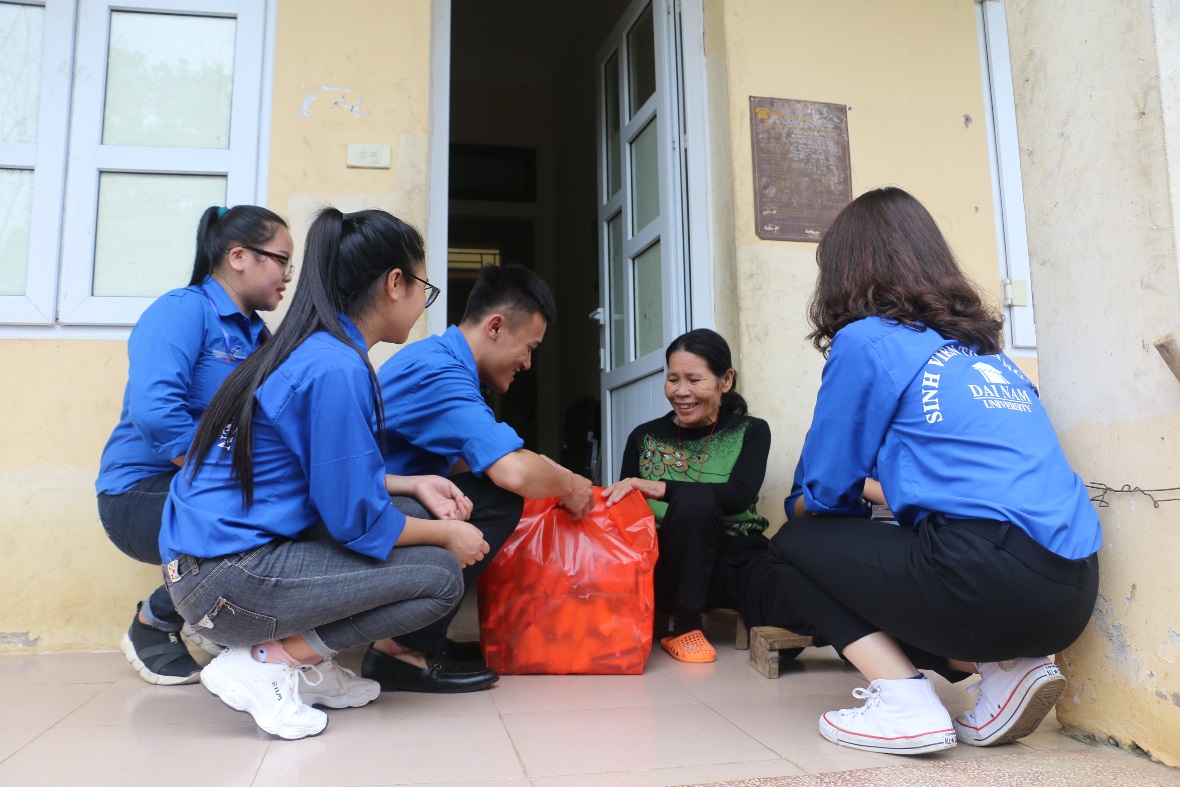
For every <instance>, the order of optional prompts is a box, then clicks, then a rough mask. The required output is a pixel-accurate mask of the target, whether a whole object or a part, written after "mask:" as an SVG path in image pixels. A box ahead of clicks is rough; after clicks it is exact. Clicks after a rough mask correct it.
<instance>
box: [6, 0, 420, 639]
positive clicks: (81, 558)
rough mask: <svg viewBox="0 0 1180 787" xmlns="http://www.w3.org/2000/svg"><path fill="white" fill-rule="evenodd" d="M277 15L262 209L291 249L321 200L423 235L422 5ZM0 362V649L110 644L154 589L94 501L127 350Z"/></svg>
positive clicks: (403, 1)
mask: <svg viewBox="0 0 1180 787" xmlns="http://www.w3.org/2000/svg"><path fill="white" fill-rule="evenodd" d="M277 5H278V19H277V36H276V47H277V49H276V54H275V64H274V80H275V81H274V103H273V112H272V116H271V123H272V134H271V139H270V183H269V192H268V200H267V203H268V207H270V208H272V209H273V210H275V211H277V212H278V213H279V214H281V215H284V216H286V217H287V218H288V220H289V221H290V222H291V225H292V231H293V234H294V236H295V240H296V245H297V246H300V245H302V239H303V235H304V233H305V232H306V228H307V225H308V224H309V223H310V221H311V218H312V217H313V215H314V211H315V209H316V207H317V206H319V205H322V204H325V203H331V204H334V205H336V206H337V207H339V208H341V209H342V210H355V209H358V208H361V207H368V206H376V207H381V208H384V209H386V210H389V211H391V212H393V213H394V214H396V215H398V216H400V217H402V218H404V219H406V220H407V221H409V222H411V223H413V224H415V225H416V226H418V227H419V229H420V230H422V231H423V233H425V232H426V218H427V210H426V207H427V190H428V174H427V166H428V162H429V159H430V153H431V151H430V150H429V144H428V130H429V113H430V102H429V93H428V91H429V85H430V73H429V57H430V21H431V20H430V2H429V0H343V1H342V2H336V3H333V4H332V5H331V7H330V8H329V7H325V6H324V4H323V3H320V2H316V1H315V0H282V2H280V3H278V4H277ZM343 20H351V21H348V22H347V23H346V22H345V21H343ZM362 20H363V21H362ZM323 87H333V88H348V89H349V90H348V91H347V92H343V91H325V90H322V88H323ZM309 96H314V97H315V98H314V100H309V99H308V97H309ZM362 99H363V101H362ZM338 100H339V102H340V105H337V106H334V104H336V103H337V101H338ZM348 105H351V106H355V107H356V108H357V111H358V112H359V115H358V114H355V113H354V112H353V111H352V110H350V109H349V108H348ZM303 110H305V111H303ZM350 142H360V143H378V144H388V145H390V146H391V147H392V163H393V166H392V168H390V169H387V170H386V169H379V170H366V169H349V168H347V167H346V166H345V151H346V147H345V146H346V145H347V143H350ZM194 222H195V217H194ZM280 316H281V312H280V313H279V314H277V315H274V316H272V317H271V318H270V321H271V322H272V324H273V323H274V322H275V321H276V320H277V318H278V317H280ZM423 323H424V321H423V322H420V323H419V325H418V326H417V328H416V331H415V336H414V337H412V338H416V337H417V336H421V335H423V333H424V324H423ZM387 355H388V350H386V351H385V352H383V353H382V352H375V353H374V359H375V361H380V360H381V359H382V358H383V357H385V356H387ZM0 365H3V368H4V369H6V370H8V372H7V373H6V375H5V380H4V385H2V386H0V412H2V413H4V414H5V422H4V423H5V426H4V439H3V440H0V501H3V505H2V506H0V652H5V651H11V652H19V651H22V650H25V651H27V649H29V648H35V649H38V650H44V651H52V650H70V649H101V650H108V649H112V648H114V647H115V645H116V643H117V642H118V641H119V637H120V636H121V635H122V633H123V631H124V630H125V629H126V627H127V625H128V624H129V623H130V620H131V617H132V613H133V610H134V605H135V602H136V601H138V600H141V599H143V598H144V597H145V596H146V595H147V594H149V593H150V592H151V591H152V589H153V588H155V587H156V586H157V585H158V584H159V582H160V573H159V569H158V568H154V567H151V566H145V565H142V564H139V563H136V562H134V561H133V560H131V559H130V558H127V557H125V556H123V555H122V553H120V552H119V551H118V550H117V549H115V547H114V546H112V545H111V544H110V542H109V541H107V539H106V536H105V535H104V534H103V531H102V526H101V524H100V523H99V521H98V512H97V508H96V504H95V497H94V479H95V477H96V476H97V474H98V459H99V455H100V453H101V451H102V447H103V445H104V443H105V442H106V439H107V437H108V436H109V435H110V431H111V429H112V428H114V425H115V422H116V420H117V419H118V415H119V410H120V405H121V401H122V394H123V386H124V384H125V382H126V378H127V360H126V343H125V342H122V341H85V340H72V341H71V340H66V341H43V340H28V341H13V340H4V341H0Z"/></svg>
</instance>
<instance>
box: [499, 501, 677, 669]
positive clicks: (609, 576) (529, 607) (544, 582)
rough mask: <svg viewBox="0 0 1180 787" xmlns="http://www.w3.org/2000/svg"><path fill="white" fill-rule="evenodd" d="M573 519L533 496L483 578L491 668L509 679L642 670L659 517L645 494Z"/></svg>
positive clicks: (651, 611)
mask: <svg viewBox="0 0 1180 787" xmlns="http://www.w3.org/2000/svg"><path fill="white" fill-rule="evenodd" d="M594 501H595V505H594V509H593V510H592V511H591V512H590V513H589V514H587V515H586V516H585V517H583V518H582V519H579V520H577V521H572V520H570V518H569V517H568V516H567V515H566V512H565V509H562V508H558V507H557V503H558V499H557V498H550V499H547V500H526V501H525V504H524V513H523V514H522V515H521V520H520V525H518V526H517V528H516V532H514V533H513V534H512V536H510V537H509V539H508V541H507V542H506V543H505V544H504V546H503V547H502V548H501V549H500V552H499V554H497V555H496V559H495V560H494V561H492V564H491V565H490V566H488V567H487V569H486V570H485V571H484V572H483V574H482V575H480V578H479V630H480V639H481V640H482V642H483V652H484V657H485V659H486V660H487V665H488V666H489V667H491V668H492V669H494V670H495V671H496V672H499V673H501V674H503V675H525V674H535V673H541V674H548V675H567V674H571V673H573V674H583V675H638V674H640V673H641V672H643V665H644V663H645V662H646V661H647V656H648V654H649V653H650V652H651V639H652V626H653V622H654V621H653V618H654V615H655V591H654V589H653V586H652V570H653V569H654V567H655V564H656V557H657V555H658V548H657V546H656V526H655V517H654V516H653V515H652V512H651V508H649V507H648V505H647V503H646V502H645V501H644V499H643V496H642V495H640V494H639V493H638V492H631V493H630V494H629V495H627V496H626V497H625V498H623V499H622V500H620V501H619V502H618V503H616V504H615V505H613V506H611V507H610V508H609V509H608V508H606V506H604V505H603V503H602V495H601V494H600V491H599V489H598V488H595V490H594Z"/></svg>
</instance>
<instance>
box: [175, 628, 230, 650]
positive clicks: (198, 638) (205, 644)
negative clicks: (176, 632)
mask: <svg viewBox="0 0 1180 787" xmlns="http://www.w3.org/2000/svg"><path fill="white" fill-rule="evenodd" d="M180 636H181V637H183V638H184V640H185V641H186V642H188V643H189V644H190V645H195V646H196V647H198V648H200V649H201V650H203V651H205V652H206V653H208V654H209V655H210V656H220V655H221V651H223V650H225V645H218V644H217V643H216V642H214V641H213V640H211V639H209V638H208V637H205V636H203V635H201V634H200V633H198V632H197V630H196V629H195V628H193V627H192V624H190V623H189V622H188V621H187V620H186V621H185V623H184V625H183V626H181V628H180Z"/></svg>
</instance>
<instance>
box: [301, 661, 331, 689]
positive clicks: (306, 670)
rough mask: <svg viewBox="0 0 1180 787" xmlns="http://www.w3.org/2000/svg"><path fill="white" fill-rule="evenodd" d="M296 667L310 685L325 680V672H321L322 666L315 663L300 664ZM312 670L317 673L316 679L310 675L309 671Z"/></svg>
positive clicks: (318, 683) (315, 684)
mask: <svg viewBox="0 0 1180 787" xmlns="http://www.w3.org/2000/svg"><path fill="white" fill-rule="evenodd" d="M294 669H295V670H296V671H297V672H298V673H299V677H301V678H303V681H304V683H306V684H307V685H308V686H318V685H320V684H321V683H323V681H324V673H322V672H320V668H319V667H317V666H316V665H315V664H299V665H298V666H296V667H295V668H294ZM311 672H314V673H315V676H316V677H315V680H312V679H311V678H309V677H308V673H311Z"/></svg>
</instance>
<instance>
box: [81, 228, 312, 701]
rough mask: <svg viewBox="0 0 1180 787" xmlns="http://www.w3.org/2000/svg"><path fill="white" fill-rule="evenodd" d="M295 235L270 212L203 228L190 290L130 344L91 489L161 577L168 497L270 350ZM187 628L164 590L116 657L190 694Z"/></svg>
mask: <svg viewBox="0 0 1180 787" xmlns="http://www.w3.org/2000/svg"><path fill="white" fill-rule="evenodd" d="M291 251H292V246H291V233H290V232H288V230H287V223H286V222H285V221H283V220H282V219H281V218H279V216H277V215H275V214H274V213H272V212H271V211H269V210H267V209H266V208H260V207H257V206H255V205H236V206H234V207H232V208H224V207H211V208H209V209H208V210H206V211H205V212H204V214H203V215H202V216H201V220H200V222H199V224H198V225H197V252H196V257H195V259H194V260H193V272H192V276H191V278H190V280H189V283H188V286H187V287H183V288H180V289H176V290H172V291H171V292H168V293H165V294H164V295H161V296H160V297H159V298H158V299H157V300H156V301H155V303H153V304H152V305H151V306H149V307H148V308H147V310H146V311H145V312H144V313H143V315H142V316H141V317H140V318H139V322H137V323H136V325H135V328H134V329H133V330H132V331H131V337H130V338H129V339H128V340H127V357H128V361H129V365H128V370H127V387H126V389H125V390H124V393H123V412H122V414H121V415H120V416H119V423H118V425H117V426H116V427H115V429H114V432H112V434H111V437H110V439H109V440H108V441H107V444H106V447H105V448H103V451H102V460H101V467H100V470H99V475H98V480H97V481H96V482H95V487H96V489H97V492H98V514H99V518H100V519H101V520H102V524H103V528H104V529H105V530H106V533H107V537H108V538H110V540H111V542H112V543H113V544H114V545H115V546H117V547H118V548H119V549H120V550H121V551H122V552H123V553H124V554H126V555H128V556H129V557H132V558H135V559H136V560H139V561H141V562H143V563H150V564H152V565H156V566H158V565H160V562H161V561H160V548H159V544H158V542H159V538H160V516H161V514H162V513H163V511H164V501H165V500H167V499H168V486H169V484H171V483H172V477H173V476H174V475H176V472H177V470H178V469H179V468H180V465H181V464H183V463H184V457H185V455H186V454H187V453H188V450H189V446H190V445H191V444H192V441H193V435H194V434H196V430H197V421H198V420H200V418H201V413H203V412H204V411H205V407H206V406H207V405H208V404H209V400H211V399H212V398H213V394H214V393H215V392H216V391H217V388H218V386H220V385H221V383H222V381H223V380H225V378H226V377H228V376H229V375H230V372H232V371H233V370H234V369H235V368H237V365H238V364H240V363H241V362H242V361H244V360H245V359H246V358H247V357H248V356H249V355H250V353H252V352H254V351H255V350H256V349H258V347H260V346H261V345H262V343H263V342H265V341H266V339H267V336H269V333H268V332H267V329H266V324H265V323H264V322H263V321H262V317H261V316H259V314H258V313H259V312H264V311H271V310H273V309H275V308H276V307H277V306H278V305H279V301H280V300H282V298H283V291H284V290H285V289H286V288H287V284H288V283H290V281H291V274H292V271H293V267H292V265H291ZM183 624H184V620H183V619H182V618H181V617H180V615H178V614H177V612H176V608H175V607H174V606H173V605H172V599H171V598H169V596H168V590H167V589H166V588H165V587H163V586H162V585H161V586H160V587H159V588H157V589H156V591H155V593H153V594H152V595H151V596H150V597H149V598H148V599H146V600H144V601H142V602H140V604H139V607H138V610H137V612H136V615H135V618H134V619H133V620H132V621H131V627H130V628H129V629H128V630H127V633H126V634H124V635H123V639H122V641H121V642H120V643H119V648H120V650H122V651H123V654H124V655H125V656H126V657H127V660H128V661H130V662H131V664H132V666H134V667H135V670H136V671H137V672H138V673H139V675H140V677H142V678H143V679H144V680H146V681H147V682H149V683H155V684H159V685H176V684H181V683H194V682H195V681H196V680H197V675H198V673H199V672H200V671H201V667H200V665H199V664H197V662H196V661H195V660H194V659H193V657H192V656H190V655H189V652H188V649H187V648H186V647H185V644H184V641H183V640H182V639H181V637H180V633H181V627H182V626H183Z"/></svg>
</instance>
